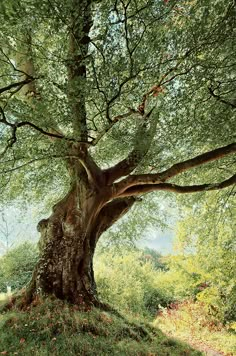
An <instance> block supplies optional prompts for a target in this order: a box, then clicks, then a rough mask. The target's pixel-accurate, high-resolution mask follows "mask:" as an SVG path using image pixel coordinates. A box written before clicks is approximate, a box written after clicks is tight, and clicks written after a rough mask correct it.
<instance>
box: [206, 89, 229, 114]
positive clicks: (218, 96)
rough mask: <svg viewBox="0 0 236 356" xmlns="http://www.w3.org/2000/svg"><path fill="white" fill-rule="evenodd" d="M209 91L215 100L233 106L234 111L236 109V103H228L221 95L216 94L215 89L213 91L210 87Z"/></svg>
mask: <svg viewBox="0 0 236 356" xmlns="http://www.w3.org/2000/svg"><path fill="white" fill-rule="evenodd" d="M208 90H209V92H210V94H211V96H213V98H215V99H216V100H218V101H220V102H221V103H223V104H225V105H228V106H231V107H232V108H233V109H236V105H235V104H234V103H231V102H230V101H227V100H225V99H223V98H222V97H221V96H220V95H217V94H215V92H214V89H212V88H211V87H208Z"/></svg>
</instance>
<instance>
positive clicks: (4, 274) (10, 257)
mask: <svg viewBox="0 0 236 356" xmlns="http://www.w3.org/2000/svg"><path fill="white" fill-rule="evenodd" d="M37 260H38V250H37V247H36V246H35V245H34V244H32V243H30V242H24V243H23V244H21V245H19V246H17V247H15V248H13V249H11V250H9V251H8V252H7V253H6V254H5V255H4V256H2V257H1V259H0V266H1V267H0V291H1V292H6V288H7V286H11V287H12V289H14V290H15V289H20V288H22V287H23V286H24V285H25V284H26V283H27V282H28V281H29V280H30V278H31V275H32V271H33V269H34V266H35V264H36V262H37Z"/></svg>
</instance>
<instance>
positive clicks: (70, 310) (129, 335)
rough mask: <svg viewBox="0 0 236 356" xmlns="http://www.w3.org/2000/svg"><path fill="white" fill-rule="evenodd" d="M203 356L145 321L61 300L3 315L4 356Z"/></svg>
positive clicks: (1, 338)
mask: <svg viewBox="0 0 236 356" xmlns="http://www.w3.org/2000/svg"><path fill="white" fill-rule="evenodd" d="M1 354H6V355H24V356H27V355H40V356H43V355H45V356H46V355H47V356H51V355H52V356H54V355H63V356H64V355H84V356H85V355H96V356H102V355H119V356H122V355H132V356H134V355H140V356H142V355H149V356H152V355H157V356H165V355H166V356H167V355H168V356H175V355H179V356H184V355H191V356H197V355H201V353H200V352H199V351H194V350H193V349H191V348H190V346H188V345H186V344H184V343H181V342H178V341H176V340H175V339H172V338H168V337H166V336H165V335H164V334H163V333H162V332H161V331H160V330H159V329H158V328H153V327H151V326H150V324H148V323H144V322H141V321H140V320H139V321H138V322H137V320H134V319H126V318H124V317H122V316H119V315H118V314H114V313H112V312H109V313H108V312H104V311H101V310H99V309H95V308H94V309H92V310H90V311H87V312H81V311H79V310H77V309H76V307H74V306H71V305H69V304H66V303H63V302H62V301H58V300H47V301H44V302H38V304H37V305H35V306H31V307H29V308H28V309H27V310H25V311H19V310H17V309H12V310H10V311H8V312H6V313H1V314H0V355H1Z"/></svg>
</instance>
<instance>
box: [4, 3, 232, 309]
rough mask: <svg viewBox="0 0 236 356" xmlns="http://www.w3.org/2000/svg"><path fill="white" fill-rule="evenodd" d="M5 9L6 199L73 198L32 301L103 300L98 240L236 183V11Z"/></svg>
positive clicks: (43, 244) (43, 259)
mask: <svg viewBox="0 0 236 356" xmlns="http://www.w3.org/2000/svg"><path fill="white" fill-rule="evenodd" d="M0 8H1V11H0V14H1V15H0V19H1V30H0V36H1V37H0V41H1V46H0V47H1V48H0V61H1V73H0V78H1V87H0V95H1V96H0V104H1V106H0V110H1V119H0V125H1V147H2V152H1V167H2V168H1V177H2V178H1V181H2V186H3V187H4V189H3V197H4V199H13V198H15V197H18V196H19V195H20V194H22V192H23V193H24V197H25V198H26V199H32V196H33V195H34V196H38V197H41V199H43V198H44V197H45V196H48V195H50V194H51V195H54V196H55V195H56V196H57V199H59V198H60V196H62V194H64V197H63V198H61V199H60V201H58V202H57V203H56V204H55V205H54V206H53V209H52V214H51V215H50V217H49V218H48V219H44V220H42V221H40V222H39V224H38V230H39V231H40V233H41V238H40V254H41V255H40V260H39V263H38V265H37V266H36V269H35V272H34V275H33V279H32V281H31V284H30V290H29V291H28V296H29V299H32V298H33V297H34V295H36V294H37V293H43V294H46V295H47V294H49V295H50V294H54V295H55V296H56V297H58V298H62V299H66V300H69V301H71V302H73V303H94V304H97V303H98V299H97V295H96V284H95V281H94V274H93V255H94V250H95V248H96V244H97V242H98V240H99V238H100V236H101V235H102V233H103V232H105V231H106V230H107V229H108V228H110V227H111V226H112V225H113V224H114V223H115V222H116V221H117V220H118V219H120V218H121V217H122V216H124V215H125V214H126V213H127V212H128V211H129V210H130V209H131V207H132V206H133V205H134V204H135V202H136V201H137V200H140V198H138V197H139V196H142V195H143V194H144V193H149V192H153V191H169V192H174V193H194V192H206V191H210V190H216V189H222V188H226V189H227V187H229V186H232V185H233V184H235V183H236V174H233V170H234V168H233V165H234V164H235V156H234V155H233V154H234V153H235V152H236V143H234V142H233V134H234V132H235V131H234V130H235V107H236V104H235V98H236V93H235V83H236V75H235V74H236V72H235V49H236V48H235V47H236V41H235V30H236V26H235V21H236V16H235V2H234V1H233V0H232V1H228V2H225V1H223V0H218V1H209V0H193V1H186V0H182V1H175V0H169V1H168V0H148V1H144V0H138V1H137V0H108V1H95V0H94V1H93V0H65V1H60V0H42V1H40V2H39V1H36V0H21V1H15V0H14V1H13V0H3V1H1V5H0Z"/></svg>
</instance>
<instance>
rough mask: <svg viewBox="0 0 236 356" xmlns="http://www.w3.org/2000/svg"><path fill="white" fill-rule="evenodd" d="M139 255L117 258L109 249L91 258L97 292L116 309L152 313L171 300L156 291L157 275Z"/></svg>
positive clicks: (132, 252) (131, 253)
mask: <svg viewBox="0 0 236 356" xmlns="http://www.w3.org/2000/svg"><path fill="white" fill-rule="evenodd" d="M142 256H143V254H142V252H140V251H131V252H127V253H125V254H123V255H121V254H119V255H118V254H116V252H115V251H111V250H110V251H107V252H105V253H102V254H100V255H98V256H97V258H96V259H95V275H96V281H97V287H98V292H99V294H100V297H101V298H102V299H103V300H104V301H106V302H107V303H109V304H113V305H114V306H115V307H116V308H118V309H121V310H129V311H131V312H133V313H141V314H143V315H148V314H150V313H151V314H155V313H156V311H157V310H158V308H159V305H163V306H166V305H168V303H169V302H170V299H171V298H170V294H167V295H166V294H165V292H164V291H163V292H162V291H161V290H160V289H159V288H158V276H159V272H158V271H157V270H156V269H155V266H154V265H153V264H152V262H151V261H149V260H146V261H145V260H143V258H142ZM163 273H164V272H163Z"/></svg>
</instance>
